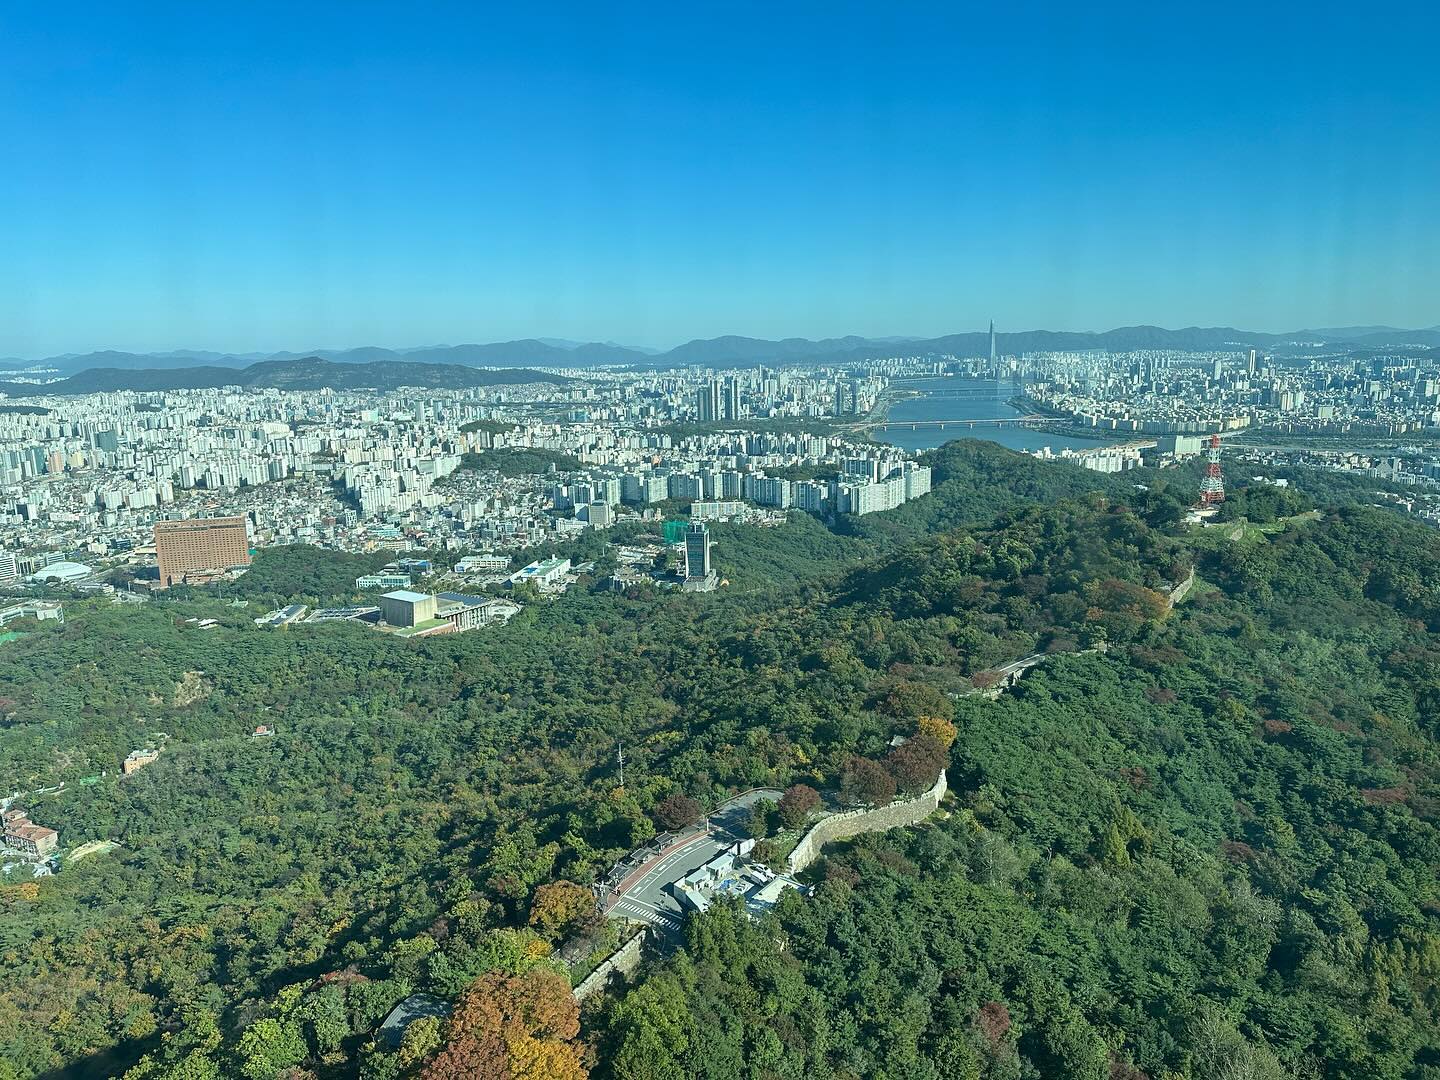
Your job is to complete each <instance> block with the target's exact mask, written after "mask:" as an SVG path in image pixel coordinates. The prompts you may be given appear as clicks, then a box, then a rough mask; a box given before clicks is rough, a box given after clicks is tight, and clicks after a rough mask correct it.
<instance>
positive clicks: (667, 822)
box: [655, 793, 705, 832]
mask: <svg viewBox="0 0 1440 1080" xmlns="http://www.w3.org/2000/svg"><path fill="white" fill-rule="evenodd" d="M704 816H705V810H704V807H702V806H701V805H700V804H699V803H698V802H696V801H695V800H694V799H692V798H690V797H689V796H688V795H680V794H678V793H677V794H675V795H667V796H666V797H665V798H663V799H661V800H660V803H659V805H657V806H656V807H655V824H656V825H658V826H660V828H662V829H666V830H668V831H670V832H674V831H675V830H677V829H683V828H685V827H686V826H689V825H694V824H695V823H696V822H698V821H699V820H700V819H701V818H702V817H704Z"/></svg>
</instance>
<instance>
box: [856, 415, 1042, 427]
mask: <svg viewBox="0 0 1440 1080" xmlns="http://www.w3.org/2000/svg"><path fill="white" fill-rule="evenodd" d="M1054 422H1055V418H1054V417H1053V416H1042V415H1040V414H1039V413H1035V414H1032V415H1030V416H994V417H981V418H978V419H971V418H969V417H962V418H960V419H956V420H948V419H947V420H880V421H877V422H875V423H873V424H866V425H864V426H865V427H870V428H874V429H876V430H877V431H891V430H895V431H919V430H920V429H922V428H939V429H941V430H942V431H943V430H944V429H945V428H947V427H955V428H959V427H963V428H974V427H990V428H998V427H1032V426H1034V425H1036V424H1042V423H1052V424H1053V423H1054Z"/></svg>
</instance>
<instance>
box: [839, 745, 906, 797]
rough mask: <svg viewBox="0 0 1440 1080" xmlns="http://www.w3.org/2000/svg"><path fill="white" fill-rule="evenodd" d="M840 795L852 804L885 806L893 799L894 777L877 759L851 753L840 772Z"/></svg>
mask: <svg viewBox="0 0 1440 1080" xmlns="http://www.w3.org/2000/svg"><path fill="white" fill-rule="evenodd" d="M840 797H841V798H842V799H844V800H845V801H846V802H847V803H849V804H851V805H852V806H885V805H888V804H889V803H891V802H893V801H894V799H895V778H894V777H893V776H891V775H890V773H889V772H887V771H886V769H885V766H883V765H881V764H880V763H879V762H878V761H871V760H870V759H869V758H865V757H861V756H860V755H859V754H851V755H850V757H849V759H848V760H847V761H846V762H845V767H844V769H843V770H842V771H841V774H840Z"/></svg>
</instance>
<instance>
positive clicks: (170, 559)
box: [155, 517, 250, 589]
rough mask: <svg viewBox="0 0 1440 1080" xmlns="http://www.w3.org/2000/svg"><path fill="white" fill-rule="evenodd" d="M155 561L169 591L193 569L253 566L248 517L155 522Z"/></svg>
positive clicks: (224, 568)
mask: <svg viewBox="0 0 1440 1080" xmlns="http://www.w3.org/2000/svg"><path fill="white" fill-rule="evenodd" d="M155 561H156V562H157V563H159V565H160V586H161V588H165V589H168V588H169V587H170V586H171V585H173V584H175V582H177V581H183V580H184V579H185V575H186V574H187V573H189V572H190V571H192V570H227V569H229V568H230V567H232V566H249V565H250V534H249V530H248V529H247V528H246V526H245V518H244V517H223V518H188V519H186V520H184V521H157V522H156V523H155Z"/></svg>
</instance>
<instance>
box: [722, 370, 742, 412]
mask: <svg viewBox="0 0 1440 1080" xmlns="http://www.w3.org/2000/svg"><path fill="white" fill-rule="evenodd" d="M725 419H726V420H739V419H740V376H738V375H731V376H730V378H728V379H726V380H725Z"/></svg>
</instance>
